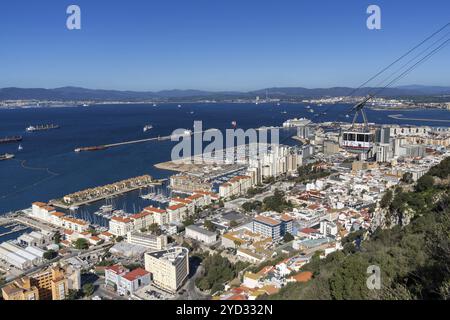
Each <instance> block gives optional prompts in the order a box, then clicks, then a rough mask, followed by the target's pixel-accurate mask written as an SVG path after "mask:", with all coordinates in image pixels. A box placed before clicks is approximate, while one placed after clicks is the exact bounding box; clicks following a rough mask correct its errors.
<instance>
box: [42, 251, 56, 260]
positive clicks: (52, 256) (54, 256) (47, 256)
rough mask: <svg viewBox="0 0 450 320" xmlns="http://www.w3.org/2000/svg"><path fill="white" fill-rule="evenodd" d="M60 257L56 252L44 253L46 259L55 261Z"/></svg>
mask: <svg viewBox="0 0 450 320" xmlns="http://www.w3.org/2000/svg"><path fill="white" fill-rule="evenodd" d="M57 256H58V253H57V252H56V251H54V250H48V251H46V252H45V253H44V259H46V260H53V259H55V258H56V257H57Z"/></svg>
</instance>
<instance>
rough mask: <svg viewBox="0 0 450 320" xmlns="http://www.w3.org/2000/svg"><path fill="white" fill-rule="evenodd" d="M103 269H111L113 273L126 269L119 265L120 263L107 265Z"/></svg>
mask: <svg viewBox="0 0 450 320" xmlns="http://www.w3.org/2000/svg"><path fill="white" fill-rule="evenodd" d="M105 270H111V271H113V272H114V273H115V274H121V273H124V272H127V271H128V269H125V268H124V267H123V266H121V265H120V264H115V265H113V266H108V267H106V268H105Z"/></svg>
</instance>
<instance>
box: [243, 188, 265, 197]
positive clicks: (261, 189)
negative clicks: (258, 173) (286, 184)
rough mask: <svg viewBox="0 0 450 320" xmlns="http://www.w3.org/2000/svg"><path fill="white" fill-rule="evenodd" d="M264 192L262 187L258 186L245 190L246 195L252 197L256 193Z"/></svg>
mask: <svg viewBox="0 0 450 320" xmlns="http://www.w3.org/2000/svg"><path fill="white" fill-rule="evenodd" d="M262 192H264V188H259V187H251V188H249V189H248V190H247V196H248V197H253V196H256V195H257V194H260V193H262Z"/></svg>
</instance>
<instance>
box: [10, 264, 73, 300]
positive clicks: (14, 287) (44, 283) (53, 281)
mask: <svg viewBox="0 0 450 320" xmlns="http://www.w3.org/2000/svg"><path fill="white" fill-rule="evenodd" d="M69 289H74V290H80V289H81V273H80V270H79V269H78V268H75V267H73V266H71V265H66V266H59V265H55V266H52V267H49V268H47V269H45V270H43V271H40V272H38V273H36V274H33V275H31V276H29V277H22V278H20V279H18V280H15V281H14V282H13V283H10V284H8V285H6V286H5V287H3V288H2V293H3V298H4V299H5V300H64V299H65V298H66V296H67V294H68V292H69Z"/></svg>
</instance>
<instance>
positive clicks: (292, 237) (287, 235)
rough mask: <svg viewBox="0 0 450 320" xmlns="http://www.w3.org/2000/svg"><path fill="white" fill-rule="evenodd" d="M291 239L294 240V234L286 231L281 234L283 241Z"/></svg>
mask: <svg viewBox="0 0 450 320" xmlns="http://www.w3.org/2000/svg"><path fill="white" fill-rule="evenodd" d="M292 240H294V236H293V235H292V234H290V233H289V232H286V233H285V234H284V236H283V241H284V242H290V241H292Z"/></svg>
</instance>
